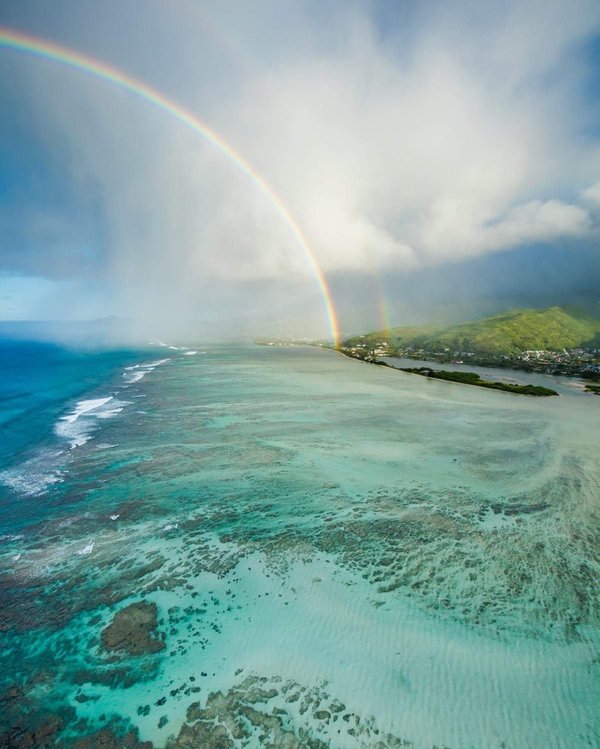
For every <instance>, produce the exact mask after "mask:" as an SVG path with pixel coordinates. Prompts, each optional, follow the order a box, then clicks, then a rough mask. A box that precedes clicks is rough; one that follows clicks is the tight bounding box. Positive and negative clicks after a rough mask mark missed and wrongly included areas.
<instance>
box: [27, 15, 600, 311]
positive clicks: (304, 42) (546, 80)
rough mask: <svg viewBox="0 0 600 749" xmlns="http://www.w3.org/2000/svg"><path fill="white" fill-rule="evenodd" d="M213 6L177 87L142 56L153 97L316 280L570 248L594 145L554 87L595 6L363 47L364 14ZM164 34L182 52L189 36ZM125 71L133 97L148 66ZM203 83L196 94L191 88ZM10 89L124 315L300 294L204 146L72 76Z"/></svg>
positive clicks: (568, 84) (449, 18) (583, 214)
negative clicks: (96, 248) (156, 92)
mask: <svg viewBox="0 0 600 749" xmlns="http://www.w3.org/2000/svg"><path fill="white" fill-rule="evenodd" d="M217 6H218V4H217ZM217 6H216V7H215V8H210V7H206V8H204V10H203V19H204V21H203V24H200V25H199V26H198V43H197V47H196V48H188V47H186V65H187V67H186V70H185V71H183V72H181V73H180V71H178V69H177V66H176V65H173V66H172V68H171V67H170V66H169V62H168V56H166V55H164V54H163V55H162V56H161V60H160V68H159V67H158V65H156V67H155V73H156V79H157V80H161V81H162V84H161V85H162V87H163V88H168V81H169V80H171V81H173V89H174V90H176V91H177V93H176V98H177V99H178V100H180V101H182V102H183V103H184V104H185V105H186V106H188V107H189V108H190V109H191V110H193V111H195V112H199V113H202V115H203V116H204V118H205V119H206V120H207V121H209V122H210V123H211V124H212V125H214V127H215V128H216V129H217V130H218V131H219V132H220V133H222V134H223V135H224V136H225V137H226V138H227V139H228V140H229V142H230V143H231V144H233V145H235V146H236V147H238V148H239V150H240V151H241V152H242V153H243V154H244V156H245V157H246V158H247V159H248V160H249V161H250V162H251V163H252V164H253V165H254V166H255V167H256V168H257V169H258V171H259V172H260V173H261V175H263V176H264V178H265V179H266V180H267V181H268V182H269V183H270V184H271V185H272V186H273V188H274V190H275V192H276V193H277V195H278V196H279V197H280V198H281V199H282V200H283V202H284V203H285V204H286V205H287V206H288V207H289V208H290V210H291V212H292V213H293V215H294V216H295V218H296V219H297V221H298V223H299V224H300V225H301V226H302V228H303V230H304V232H305V234H306V236H307V237H308V239H309V241H310V243H311V245H312V247H313V249H314V251H315V254H316V256H317V257H318V259H319V263H320V264H321V265H322V267H323V268H324V269H325V271H326V272H328V273H329V274H336V273H348V272H351V273H354V272H364V273H370V272H371V271H373V270H378V269H398V268H399V269H412V268H415V267H418V266H419V265H431V264H436V263H442V262H447V261H449V260H460V259H461V258H464V257H472V256H477V255H482V254H485V253H488V252H492V251H497V250H502V249H510V248H513V247H517V246H519V245H522V244H524V243H533V242H541V241H544V242H551V241H553V240H555V239H558V238H563V237H581V236H584V235H585V234H586V233H589V232H590V231H591V230H592V228H593V218H592V216H593V212H591V211H589V210H588V207H587V206H586V201H587V203H590V202H591V203H593V202H600V188H599V187H598V184H596V185H594V186H593V187H591V188H589V189H588V190H586V191H585V193H584V194H583V198H582V199H581V200H576V199H572V200H569V199H567V198H565V196H566V195H567V196H568V195H577V194H579V193H580V192H581V190H582V188H584V187H585V185H589V184H590V183H591V182H592V181H593V179H594V175H596V174H597V173H598V168H599V167H600V150H599V149H598V146H597V144H595V143H591V144H590V142H589V139H587V140H586V139H583V138H581V137H580V136H579V133H580V130H581V127H582V123H584V122H586V121H587V117H588V113H587V111H586V104H585V101H584V100H582V99H581V98H580V95H579V94H578V90H580V87H579V88H578V87H577V86H573V85H572V84H573V81H574V80H577V81H580V80H581V79H582V76H584V75H585V67H584V63H583V61H582V60H583V58H582V57H581V55H578V54H577V50H578V49H579V48H580V47H581V45H582V44H584V43H585V42H586V41H587V40H588V39H589V37H590V35H591V34H592V33H593V32H594V31H596V32H597V31H598V30H600V6H599V5H598V4H597V3H595V2H575V3H572V2H569V3H567V2H550V3H548V2H544V3H541V2H537V1H536V0H533V1H532V2H529V3H522V2H516V1H515V2H509V3H503V4H501V5H494V6H491V5H490V6H489V7H487V6H486V8H483V9H482V6H481V3H475V2H470V1H468V2H464V3H462V4H460V5H457V4H453V7H452V12H451V13H450V11H449V10H448V9H447V8H446V7H445V6H443V5H440V4H421V5H420V6H418V7H416V8H415V7H413V8H412V10H411V11H410V12H408V11H407V13H405V14H404V15H403V17H402V20H401V21H399V22H398V26H397V28H395V29H394V28H387V29H386V30H385V33H384V32H382V30H381V29H380V28H379V26H378V19H377V15H376V7H377V6H376V5H371V4H365V5H364V6H361V5H360V4H358V5H357V4H346V3H340V4H339V5H337V6H335V8H334V10H323V9H322V8H321V9H320V10H318V14H317V15H315V13H317V10H316V8H315V6H314V5H312V4H311V3H306V4H304V3H294V4H292V5H289V6H288V5H287V4H283V6H282V5H281V4H280V3H279V2H275V0H273V2H269V0H263V1H262V2H260V3H257V4H252V13H250V14H249V12H248V7H249V6H248V5H247V4H245V3H242V2H240V3H239V4H238V5H237V6H236V4H235V3H234V4H233V6H232V7H233V9H234V10H235V7H237V8H238V10H239V12H232V8H231V7H229V10H228V12H227V14H225V16H224V15H223V14H224V10H223V8H219V7H217ZM282 7H283V10H282ZM407 7H408V6H407ZM411 7H412V6H411ZM151 22H152V19H151V17H150V18H149V19H148V23H151ZM173 23H174V24H175V23H176V22H175V21H173ZM177 23H179V24H180V25H181V26H182V28H183V26H185V38H186V39H187V40H189V38H190V25H191V24H193V23H194V16H193V15H189V16H188V17H185V16H182V17H181V19H179V20H178V21H177ZM206 28H210V29H212V30H213V32H214V29H220V31H221V34H222V36H223V38H224V39H226V40H227V43H226V44H225V43H223V44H222V45H221V46H220V47H219V46H215V39H216V38H217V37H215V34H214V33H213V32H211V44H210V45H206V44H203V38H202V33H204V32H205V30H206ZM203 29H204V31H203ZM182 33H183V32H182ZM74 34H75V36H76V30H75V31H74ZM115 39H117V41H118V37H115V38H114V39H112V41H111V52H112V54H114V55H116V58H115V62H116V63H118V59H117V58H118V51H119V50H118V43H117V41H115ZM99 47H100V48H101V47H102V39H100V40H99ZM125 48H126V40H124V41H123V49H124V50H125ZM174 49H175V48H174ZM126 53H127V54H126V58H127V59H128V60H132V59H136V57H137V59H140V60H142V61H143V63H144V68H145V69H146V70H147V71H148V76H149V79H150V78H152V70H153V65H152V58H151V55H152V50H151V49H146V48H143V47H140V48H139V49H134V50H132V49H127V50H126ZM123 54H125V52H123ZM220 54H226V55H227V61H226V64H224V63H223V62H222V61H221V60H220V59H219V55H220ZM178 59H179V58H178ZM211 71H215V79H216V80H217V81H218V82H219V85H218V89H217V86H216V85H213V86H207V85H205V83H204V81H203V79H204V77H206V76H210V75H211ZM192 72H194V74H195V76H196V78H197V79H198V80H199V81H202V84H201V85H200V83H199V84H198V86H195V85H194V84H193V81H194V75H192V74H191V73H192ZM27 74H28V81H29V84H30V85H29V86H28V92H29V95H30V96H31V97H32V99H33V100H34V101H35V102H37V104H38V106H39V107H40V112H42V111H43V115H44V120H43V122H44V128H45V129H46V132H47V135H48V138H49V142H50V143H54V142H56V141H57V140H58V139H62V140H65V139H66V141H67V143H68V149H67V154H66V158H67V164H68V169H66V170H65V178H66V179H71V180H74V181H78V182H79V183H81V185H82V186H83V187H82V189H87V188H89V186H90V185H93V186H94V189H96V190H97V191H98V193H99V194H100V195H101V196H102V201H103V206H104V211H105V215H106V221H107V225H108V233H109V242H108V245H109V252H108V258H107V267H108V268H109V275H110V276H112V278H113V282H114V284H115V286H116V287H117V288H118V289H120V290H121V294H120V298H121V300H122V302H121V303H122V305H123V306H124V307H127V308H128V309H127V310H126V311H130V310H129V307H131V309H132V310H139V309H142V310H144V311H146V312H148V314H150V313H151V312H152V311H153V310H154V309H155V308H156V307H159V308H160V309H161V310H162V312H164V311H165V310H167V309H171V310H172V313H173V315H174V316H178V315H187V314H191V313H192V312H193V311H194V310H198V309H200V310H201V309H203V304H204V302H206V303H208V301H210V303H211V304H213V303H214V304H217V303H216V302H214V300H215V299H216V298H217V297H218V296H219V294H218V293H217V290H218V289H222V290H223V295H224V298H226V299H227V304H235V303H236V302H235V301H234V302H232V301H231V298H232V296H235V297H236V299H237V303H238V304H239V305H240V308H241V307H243V306H244V304H246V305H250V306H251V305H252V304H253V301H252V299H253V297H255V296H256V289H257V288H258V287H259V286H260V284H261V283H262V284H264V285H265V288H266V287H267V285H268V284H272V283H274V282H276V283H277V284H280V287H281V289H282V292H281V293H282V296H283V297H286V296H287V295H288V294H289V290H290V288H291V287H296V289H300V288H305V289H307V290H308V289H311V288H313V287H314V282H313V280H311V275H310V274H311V270H310V264H309V263H308V262H307V260H306V257H305V256H304V254H303V252H302V250H301V248H300V246H299V244H298V242H297V240H296V239H295V238H294V236H293V235H292V233H291V232H290V230H289V227H286V225H285V223H284V222H283V221H282V219H281V217H280V216H279V215H278V213H277V211H276V210H275V209H274V208H273V206H272V205H270V204H269V202H268V200H266V199H265V197H264V195H262V194H261V193H260V192H259V191H258V190H257V189H256V187H255V186H254V185H253V184H252V183H251V182H250V181H249V180H248V179H247V177H245V176H244V175H243V174H242V173H241V172H240V171H239V170H236V168H235V167H234V166H233V165H232V164H231V163H230V162H227V160H225V159H224V158H223V157H222V155H220V154H219V153H217V152H216V151H215V150H214V149H213V148H212V147H211V146H210V145H207V144H206V143H202V142H200V141H199V140H198V139H197V138H195V137H194V136H193V135H191V134H190V133H189V132H186V131H185V129H183V128H181V127H180V126H179V125H177V123H175V122H173V121H172V120H169V119H168V118H167V117H165V115H164V114H161V113H159V112H157V111H155V110H152V108H150V107H148V106H147V105H145V104H143V103H142V102H140V101H136V100H133V99H132V98H131V97H128V96H126V95H123V94H122V93H119V92H118V91H116V90H114V89H111V88H110V87H107V86H106V85H105V84H100V83H97V82H93V81H91V80H90V79H89V78H86V77H83V78H82V77H81V76H80V77H79V78H78V75H79V74H77V73H72V72H66V71H65V70H64V69H62V70H61V69H58V68H57V69H50V68H49V66H48V65H42V66H40V64H39V62H35V63H33V62H31V61H30V63H29V64H28V65H27ZM181 81H185V90H183V91H182V90H180V85H183V84H181ZM165 82H167V83H165ZM167 93H169V91H167ZM40 122H41V116H40ZM86 186H87V187H86ZM311 284H312V286H311ZM232 289H235V290H236V291H235V294H233V292H232ZM225 290H226V291H225ZM245 294H246V297H245V296H244V295H245ZM269 299H272V297H271V296H269ZM244 300H245V301H244Z"/></svg>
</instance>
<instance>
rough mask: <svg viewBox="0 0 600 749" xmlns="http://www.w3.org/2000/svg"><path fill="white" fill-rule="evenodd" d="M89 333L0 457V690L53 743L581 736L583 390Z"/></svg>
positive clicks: (587, 663)
mask: <svg viewBox="0 0 600 749" xmlns="http://www.w3.org/2000/svg"><path fill="white" fill-rule="evenodd" d="M111 356H112V359H111V361H110V362H107V360H106V359H104V358H102V359H99V360H97V361H95V362H94V364H93V365H92V364H90V365H89V369H88V370H87V379H88V381H89V382H90V387H89V388H83V387H81V386H80V385H79V386H73V385H72V384H71V385H69V386H67V385H64V389H63V391H62V393H63V396H62V397H63V400H62V401H61V402H60V403H56V404H55V405H54V406H52V408H50V407H49V406H48V410H47V411H45V412H44V414H45V415H44V418H43V419H42V421H43V424H41V423H40V422H36V434H37V437H36V439H35V440H34V439H30V440H29V441H28V442H27V443H26V446H23V447H22V448H21V449H20V450H19V451H13V453H12V454H11V455H9V456H3V466H2V473H1V474H0V479H1V480H2V482H3V484H2V485H1V486H0V492H2V494H1V495H0V496H2V505H1V506H2V517H3V523H4V526H5V529H6V531H3V533H5V535H4V536H2V539H1V542H0V544H1V546H0V554H1V556H0V567H1V577H0V581H1V595H2V606H1V612H2V621H1V630H0V631H1V637H2V644H3V647H2V652H1V655H0V657H1V665H2V669H1V674H2V677H1V678H2V687H1V688H0V693H1V694H2V695H3V697H2V703H1V709H2V711H3V712H4V714H5V716H9V717H14V716H15V715H27V716H28V718H27V721H28V723H29V728H32V727H34V728H35V727H37V726H42V727H43V726H45V727H46V728H47V731H48V732H47V735H48V736H50V737H51V740H52V741H56V742H60V741H62V742H64V744H57V745H64V746H68V747H70V746H72V745H73V744H74V742H75V741H76V740H78V739H80V738H81V737H85V736H89V735H91V734H94V732H96V731H98V730H100V729H102V728H105V727H109V728H110V730H111V731H113V733H114V734H119V735H123V734H124V733H125V732H126V731H127V730H128V729H130V728H132V727H133V728H135V729H136V730H137V731H138V738H136V739H135V741H137V740H138V739H139V741H151V742H152V743H153V745H154V746H155V747H164V746H172V745H174V746H180V747H184V746H185V747H194V746H198V747H200V746H202V747H205V746H206V747H236V748H237V747H242V746H247V747H263V746H274V747H284V746H285V747H316V748H317V749H320V748H321V747H332V748H333V747H339V749H351V748H354V747H357V748H358V747H378V748H382V749H383V748H384V747H400V746H414V747H415V748H416V749H430V748H431V747H433V746H437V747H449V748H450V749H467V748H470V747H478V748H480V747H489V748H490V749H500V748H501V747H504V748H505V749H530V748H536V749H537V748H538V747H548V748H549V749H550V748H554V747H556V748H557V749H558V748H560V749H576V748H578V747H594V746H598V745H599V744H598V741H599V739H598V737H599V735H600V725H599V723H598V715H599V714H600V711H599V710H598V697H599V694H600V672H599V670H598V663H599V658H598V655H599V654H598V645H599V644H600V637H599V636H600V629H599V621H598V611H599V609H598V586H597V580H598V572H599V569H598V567H599V564H598V557H597V550H598V545H597V540H598V522H599V514H598V510H599V508H598V497H599V496H600V466H599V464H598V460H597V445H598V441H599V437H600V427H599V421H598V414H597V409H595V408H594V407H595V406H597V405H598V404H597V403H596V402H595V400H594V397H593V396H591V395H585V394H583V393H582V392H581V391H580V390H577V389H576V388H565V390H564V392H562V394H561V396H560V397H558V398H539V399H536V398H529V397H524V396H517V395H512V394H509V393H503V392H494V391H486V390H483V389H480V388H474V387H468V386H462V385H456V384H449V383H444V382H440V381H428V380H426V378H422V377H417V376H411V375H406V374H403V373H400V372H395V371H393V370H391V369H387V368H384V367H375V366H371V365H368V364H364V363H361V362H357V361H354V360H350V359H347V358H344V357H342V356H339V355H337V354H336V353H334V352H332V351H326V350H320V349H317V348H271V347H258V346H241V345H240V346H207V347H206V346H205V347H202V346H197V345H196V346H194V347H193V348H177V349H174V348H172V349H169V348H166V347H160V348H159V347H154V348H153V350H151V351H150V352H139V354H135V353H134V352H127V353H120V354H114V355H111ZM126 367H128V368H127V369H126ZM94 373H95V375H94ZM19 376H21V375H18V374H15V383H16V382H17V381H18V378H19ZM55 386H56V388H57V389H58V385H57V384H56V383H55ZM30 390H31V394H32V397H33V394H34V393H35V392H36V388H35V386H33V385H30ZM38 393H39V390H38ZM13 394H14V393H13ZM4 395H6V393H4ZM23 413H24V411H23ZM2 429H3V430H4V434H5V435H8V436H11V435H12V434H14V432H11V431H10V430H11V429H13V430H14V429H15V425H14V421H13V422H11V423H8V424H5V425H4V426H3V427H2ZM32 477H33V478H35V481H32V480H31V479H32ZM140 602H144V604H147V605H146V607H145V608H143V609H142V608H138V609H136V611H138V612H140V611H142V610H143V611H144V612H146V613H147V614H148V616H149V619H148V621H149V622H150V625H149V627H148V628H147V630H144V626H145V625H144V624H143V623H142V624H140V621H142V620H141V619H140V620H138V625H139V627H140V629H139V630H137V631H138V635H139V637H138V639H137V640H136V642H137V645H135V646H132V644H131V640H130V639H128V633H127V627H126V626H124V627H122V629H121V630H119V632H118V633H117V632H116V629H117V628H115V627H114V626H113V627H112V629H111V623H113V624H114V622H115V621H117V620H116V619H115V615H117V614H118V612H120V611H124V610H125V609H126V607H128V606H130V605H131V604H139V603H140ZM153 611H155V612H156V616H155V620H154V621H152V612H153ZM142 618H143V617H142ZM107 632H108V634H107ZM140 633H142V634H140ZM129 634H130V633H129ZM113 636H114V637H113ZM111 637H113V640H115V639H116V642H117V646H115V642H113V641H112V640H111ZM119 638H121V639H120V640H119ZM11 690H12V691H11ZM7 695H8V697H7ZM194 703H197V704H196V705H195V706H194V707H190V706H192V705H194ZM57 716H58V717H57ZM60 721H62V722H60ZM59 722H60V723H59ZM57 725H60V728H57V727H56V726H57ZM52 726H54V728H52ZM48 727H50V728H48ZM41 730H42V729H41V728H40V729H39V731H41ZM52 730H54V733H52ZM39 731H38V733H37V734H36V736H37V740H38V744H39V745H42V744H40V738H39V737H40V736H41V735H42V733H40V732H39ZM61 732H62V733H61ZM131 741H132V742H133V739H132V740H131ZM34 745H35V744H34ZM48 745H54V744H48ZM130 745H131V746H133V743H131V744H130ZM82 746H84V745H83V744H82ZM85 746H95V744H93V743H89V744H86V745H85Z"/></svg>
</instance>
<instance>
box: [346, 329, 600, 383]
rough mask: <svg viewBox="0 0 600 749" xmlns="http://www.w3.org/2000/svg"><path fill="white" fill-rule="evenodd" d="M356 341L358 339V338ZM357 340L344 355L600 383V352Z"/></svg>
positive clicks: (576, 349) (593, 350)
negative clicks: (434, 347) (435, 347)
mask: <svg viewBox="0 0 600 749" xmlns="http://www.w3.org/2000/svg"><path fill="white" fill-rule="evenodd" d="M357 338H358V339H360V338H361V336H358V337H357ZM357 338H355V339H353V340H352V345H351V346H346V345H343V346H342V349H343V350H344V352H345V353H348V354H349V355H351V356H355V357H358V358H361V359H365V360H367V361H372V360H374V359H378V358H380V357H394V358H404V359H416V360H420V361H431V362H437V363H438V364H472V365H478V366H481V367H499V368H503V369H522V370H524V371H526V372H539V373H540V374H553V375H565V376H568V377H582V378H584V379H589V380H598V381H600V349H597V348H594V349H592V348H590V349H588V348H573V349H562V350H561V351H544V350H527V351H522V352H521V353H519V354H492V353H482V352H474V351H452V350H451V349H449V348H446V349H444V350H443V351H429V350H427V349H422V348H415V347H412V346H406V347H403V348H396V347H392V346H390V345H389V344H388V342H387V341H378V342H373V341H372V340H367V339H366V336H365V337H364V338H365V341H364V343H361V342H360V341H359V340H357Z"/></svg>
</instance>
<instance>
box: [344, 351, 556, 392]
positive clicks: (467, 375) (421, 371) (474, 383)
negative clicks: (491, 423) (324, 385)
mask: <svg viewBox="0 0 600 749" xmlns="http://www.w3.org/2000/svg"><path fill="white" fill-rule="evenodd" d="M333 350H334V351H336V352H337V353H338V354H341V355H342V356H345V357H346V358H348V359H355V360H356V361H361V362H364V363H365V364H374V365H376V366H380V367H388V368H389V369H395V370H397V371H398V372H404V373H405V374H412V375H416V376H418V377H427V378H428V379H431V380H440V381H442V382H449V383H451V384H455V385H468V386H469V387H481V388H484V389H485V390H499V391H501V392H505V393H511V394H513V395H529V396H531V397H534V398H548V397H552V396H558V395H560V393H558V392H556V390H552V389H551V388H547V387H543V386H540V385H522V384H518V383H515V384H510V383H502V382H496V381H491V380H483V379H482V378H481V377H480V376H479V375H477V374H476V373H474V372H466V371H463V373H462V374H461V373H460V372H459V373H456V375H455V374H454V372H451V371H447V370H443V369H439V370H436V369H435V368H434V367H395V366H393V365H392V364H388V362H386V361H383V360H382V359H376V358H374V359H367V358H364V357H362V356H354V355H353V354H351V353H348V352H346V351H344V350H342V349H339V348H338V349H333ZM433 373H439V374H433Z"/></svg>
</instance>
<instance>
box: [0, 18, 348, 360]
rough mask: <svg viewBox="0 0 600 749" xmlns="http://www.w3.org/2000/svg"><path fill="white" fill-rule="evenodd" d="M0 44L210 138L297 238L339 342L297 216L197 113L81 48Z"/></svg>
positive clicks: (13, 41)
mask: <svg viewBox="0 0 600 749" xmlns="http://www.w3.org/2000/svg"><path fill="white" fill-rule="evenodd" d="M2 47H4V48H6V49H12V50H16V51H18V52H26V53H28V54H31V55H34V56H36V57H40V58H42V59H45V60H51V61H53V62H57V63H61V64H63V65H67V66H68V67H70V68H74V69H75V70H79V71H80V72H82V73H87V74H88V75H92V76H94V77H95V78H99V79H101V80H103V81H106V82H107V83H111V84H113V85H114V86H117V87H118V88H120V89H121V90H122V91H127V92H128V93H130V94H133V95H134V96H137V97H138V98H139V99H142V100H143V101H145V102H146V103H148V104H151V105H153V106H154V107H156V108H157V109H160V110H161V111H162V112H164V113H165V114H168V115H170V116H171V117H173V118H174V119H175V120H177V122H179V123H180V124H182V125H184V126H185V127H187V128H188V129H189V130H191V131H192V132H193V133H195V134H196V135H199V136H200V137H202V138H205V139H206V140H208V141H210V143H212V144H213V145H214V146H215V147H216V148H217V149H218V150H219V151H220V152H221V153H222V154H224V155H225V156H226V157H227V158H228V159H229V160H230V161H232V162H233V163H234V164H235V165H236V166H237V167H238V169H240V171H242V172H243V173H244V174H245V175H246V176H247V177H249V178H250V179H251V180H252V182H253V183H254V184H255V185H256V187H257V188H258V189H259V190H260V191H261V192H262V193H263V194H264V195H265V196H266V197H267V198H268V199H269V201H270V202H271V204H272V205H273V207H274V208H275V210H276V211H277V213H278V214H279V215H280V216H281V218H282V219H283V220H284V221H285V223H286V224H287V226H288V228H289V229H290V231H291V233H292V234H293V235H294V237H295V238H296V240H297V242H298V243H299V245H300V247H301V248H302V250H303V251H304V254H305V255H306V258H307V260H308V262H309V265H310V267H311V270H312V272H313V274H314V276H315V278H316V280H317V283H318V285H319V289H320V292H321V295H322V297H323V302H324V305H325V310H326V313H327V318H328V321H329V328H330V331H331V336H332V338H333V341H334V343H335V345H336V346H337V345H339V344H340V330H339V324H338V320H337V314H336V311H335V307H334V304H333V298H332V294H331V290H330V288H329V285H328V283H327V279H326V277H325V274H324V273H323V271H322V270H321V267H320V266H319V263H318V261H317V258H316V256H315V253H314V251H313V249H312V248H311V246H310V244H309V242H308V239H307V238H306V236H305V234H304V232H303V231H302V229H301V228H300V226H299V224H298V222H297V221H296V219H295V218H294V217H293V215H292V214H291V212H290V210H289V208H287V206H286V205H285V204H284V203H283V201H282V200H281V199H280V198H279V197H278V196H277V195H276V194H275V192H273V189H272V188H271V187H270V186H269V184H268V183H267V182H266V180H265V179H264V178H263V177H261V175H260V174H259V173H258V172H257V171H256V170H255V169H254V167H253V166H252V165H251V164H250V163H249V162H248V161H246V159H245V158H244V157H243V156H241V155H240V154H239V153H238V152H237V151H236V150H235V149H234V148H232V147H231V146H230V145H229V143H227V141H226V140H225V139H224V138H223V137H222V136H220V135H219V134H218V133H217V132H215V131H214V130H213V129H212V128H210V127H209V126H208V125H207V124H206V123H205V122H203V121H202V120H201V119H200V118H199V117H196V116H195V115H194V114H192V113H191V112H190V111H188V110H187V109H185V108H184V107H182V106H181V105H179V104H177V103H176V102H174V101H173V100H171V99H169V98H168V97H166V96H164V95H163V94H161V93H160V92H159V91H157V90H156V89H154V88H152V87H151V86H148V85H146V84H145V83H142V82H141V81H138V80H137V79H136V78H133V77H132V76H129V75H126V74H125V73H123V72H121V71H120V70H117V69H116V68H114V67H112V66H110V65H107V64H105V63H103V62H100V61H99V60H95V59H94V58H92V57H88V56H87V55H83V54H81V53H80V52H75V51H74V50H71V49H68V48H67V47H62V46H59V45H58V44H53V43H52V42H48V41H46V40H44V39H39V38H37V37H34V36H29V35H27V34H22V33H20V32H18V31H14V30H13V29H8V28H4V27H0V48H2Z"/></svg>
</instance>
